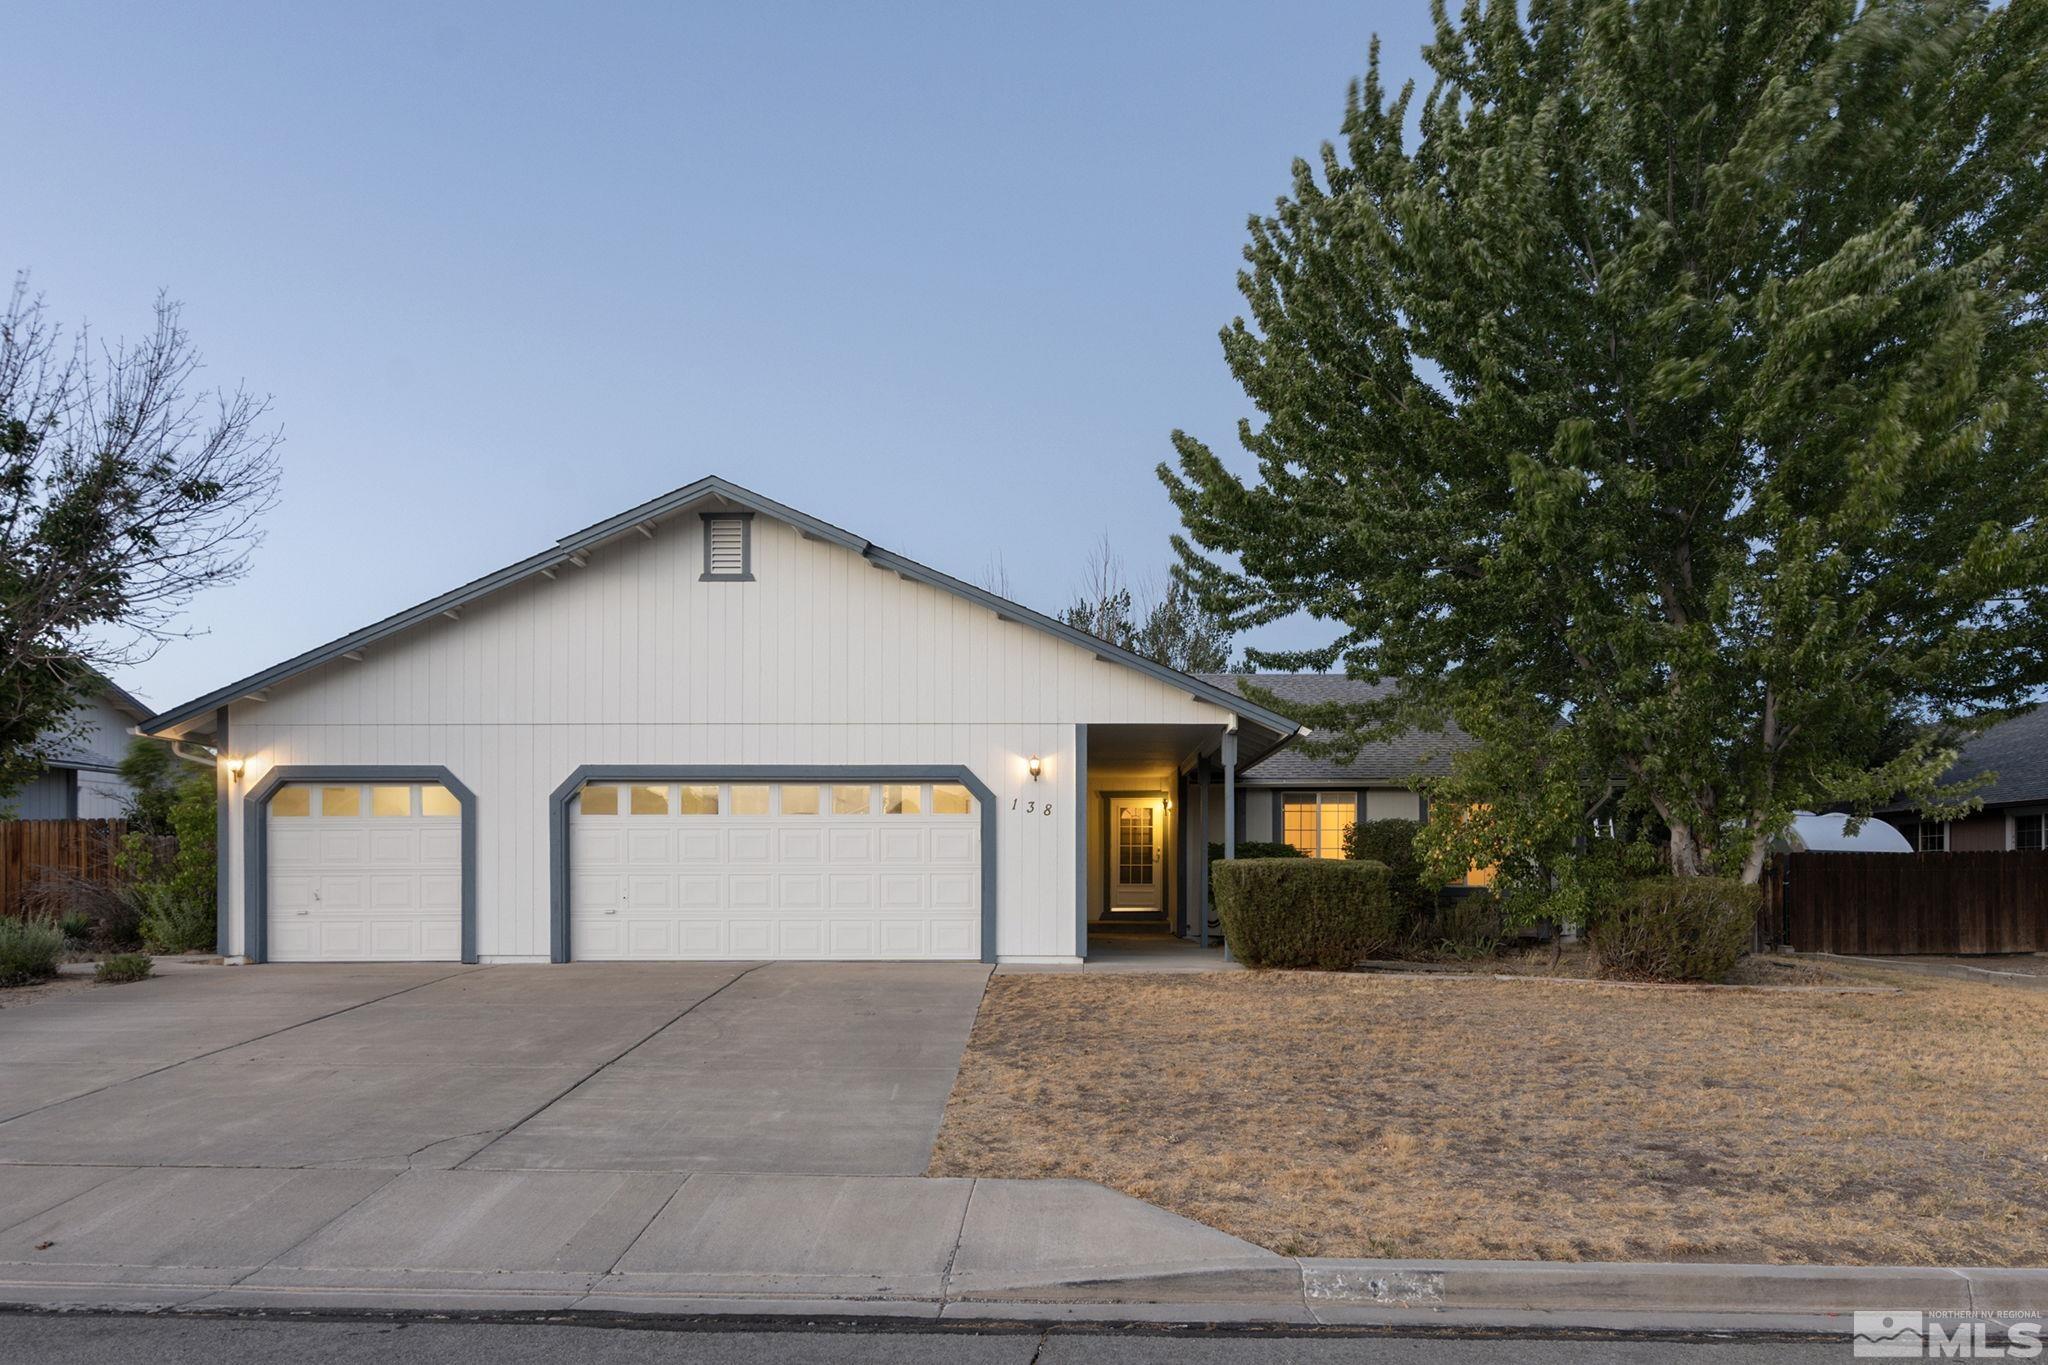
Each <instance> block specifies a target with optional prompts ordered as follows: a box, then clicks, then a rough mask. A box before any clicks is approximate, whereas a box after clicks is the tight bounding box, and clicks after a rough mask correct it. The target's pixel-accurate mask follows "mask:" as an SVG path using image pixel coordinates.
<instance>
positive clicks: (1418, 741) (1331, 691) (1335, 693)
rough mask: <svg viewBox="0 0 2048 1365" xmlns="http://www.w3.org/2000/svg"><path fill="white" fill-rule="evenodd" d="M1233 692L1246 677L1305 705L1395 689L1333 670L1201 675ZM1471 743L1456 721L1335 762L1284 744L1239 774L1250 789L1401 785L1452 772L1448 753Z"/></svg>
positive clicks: (1350, 699) (1373, 696) (1362, 698)
mask: <svg viewBox="0 0 2048 1365" xmlns="http://www.w3.org/2000/svg"><path fill="white" fill-rule="evenodd" d="M1202 676H1203V677H1204V678H1206V679H1207V680H1208V681H1210V682H1212V683H1215V684H1216V685H1217V686H1219V687H1225V688H1228V689H1230V690H1231V691H1232V692H1236V691H1237V690H1238V684H1239V683H1240V682H1243V681H1246V680H1249V681H1250V682H1252V683H1253V684H1255V685H1257V686H1259V687H1262V688H1264V689H1266V690H1267V691H1268V692H1271V693H1272V694H1273V695H1274V696H1276V697H1280V698H1282V699H1283V700H1286V701H1299V702H1304V703H1306V704H1309V705H1327V704H1329V703H1331V702H1367V701H1377V700H1379V699H1380V698H1381V697H1384V696H1386V695H1387V693H1388V692H1390V691H1392V690H1393V686H1394V685H1393V684H1392V683H1390V682H1377V683H1369V682H1361V681H1360V680H1358V679H1357V678H1347V677H1344V676H1343V675H1341V674H1336V673H1250V674H1244V673H1205V674H1203V675H1202ZM1471 746H1472V738H1471V737H1470V736H1469V735H1467V734H1466V733H1465V732H1464V731H1463V730H1460V729H1458V728H1457V727H1456V726H1455V725H1454V726H1451V727H1449V728H1448V729H1445V730H1442V731H1431V730H1410V731H1408V732H1407V733H1405V734H1401V735H1397V736H1395V737H1394V738H1392V739H1386V740H1381V741H1379V742H1377V743H1373V744H1367V745H1365V746H1363V747H1361V748H1360V749H1359V751H1358V755H1357V757H1356V758H1354V759H1352V760H1351V762H1349V763H1339V762H1338V761H1337V760H1336V759H1334V758H1317V757H1314V756H1312V755H1310V754H1305V753H1303V752H1302V751H1301V750H1299V749H1297V748H1292V747H1290V748H1285V749H1282V750H1280V751H1279V752H1277V753H1274V754H1272V755H1270V756H1269V757H1267V758H1265V759H1263V760H1261V761H1260V762H1259V763H1257V764H1255V765H1253V766H1252V767H1250V768H1248V769H1246V770H1245V771H1244V772H1243V773H1241V774H1239V776H1238V781H1239V782H1241V783H1243V784H1244V785H1246V786H1253V787H1307V786H1338V787H1341V786H1344V785H1347V784H1350V785H1379V786H1396V787H1398V786H1405V785H1407V783H1408V782H1409V780H1410V779H1411V778H1416V777H1443V776H1445V775H1447V774H1448V773H1449V772H1450V771H1451V755H1452V754H1453V753H1454V752H1456V751H1457V750H1460V749H1467V748H1470V747H1471Z"/></svg>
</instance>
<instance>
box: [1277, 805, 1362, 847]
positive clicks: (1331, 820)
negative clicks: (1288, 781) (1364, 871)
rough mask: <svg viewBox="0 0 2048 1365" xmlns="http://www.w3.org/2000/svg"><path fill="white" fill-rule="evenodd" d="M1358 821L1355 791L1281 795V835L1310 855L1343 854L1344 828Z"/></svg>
mask: <svg viewBox="0 0 2048 1365" xmlns="http://www.w3.org/2000/svg"><path fill="white" fill-rule="evenodd" d="M1357 822H1358V793H1356V792H1288V793H1287V794H1286V795H1285V796H1283V797H1281V799H1280V837H1281V838H1282V839H1283V840H1284V841H1285V842H1286V843H1288V844H1289V845H1291V846H1292V847H1294V848H1297V849H1299V850H1300V851H1301V852H1302V854H1303V855H1304V856H1306V857H1310V858H1341V857H1343V856H1344V831H1346V830H1348V829H1350V828H1351V826H1352V825H1354V824H1356V823H1357Z"/></svg>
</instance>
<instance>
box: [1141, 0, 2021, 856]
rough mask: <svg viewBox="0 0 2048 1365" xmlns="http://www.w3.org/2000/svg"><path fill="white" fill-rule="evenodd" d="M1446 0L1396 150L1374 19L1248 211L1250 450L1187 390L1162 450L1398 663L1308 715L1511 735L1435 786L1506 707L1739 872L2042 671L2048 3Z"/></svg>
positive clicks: (1930, 763) (1383, 664)
mask: <svg viewBox="0 0 2048 1365" xmlns="http://www.w3.org/2000/svg"><path fill="white" fill-rule="evenodd" d="M1433 12H1434V14H1435V16H1436V35H1435V38H1434V41H1433V42H1432V43H1431V44H1430V45H1429V46H1428V47H1427V48H1426V49H1425V51H1424V57H1425V59H1426V61H1427V63H1428V65H1429V67H1430V69H1431V71H1432V72H1433V73H1434V83H1433V85H1432V87H1431V88H1430V90H1429V92H1428V94H1427V95H1426V96H1424V97H1423V99H1422V101H1421V105H1420V108H1419V110H1418V111H1417V112H1418V113H1419V120H1418V123H1417V126H1418V128H1419V135H1418V136H1417V137H1416V139H1415V141H1414V144H1413V147H1412V149H1411V148H1410V147H1409V146H1408V139H1407V136H1406V130H1407V127H1408V124H1409V115H1410V104H1411V101H1412V99H1413V95H1414V91H1413V87H1412V86H1411V87H1407V88H1404V89H1402V90H1401V91H1400V92H1399V93H1398V94H1394V95H1391V96H1390V95H1389V94H1388V92H1387V91H1386V90H1385V89H1384V88H1383V86H1382V84H1381V80H1380V74H1379V54H1378V48H1377V44H1375V46H1374V49H1373V52H1372V59H1371V64H1370V67H1369V71H1368V75H1367V76H1366V78H1365V80H1364V82H1363V83H1362V85H1359V86H1354V88H1353V91H1352V94H1351V98H1350V100H1349V103H1348V107H1347V109H1346V113H1345V118H1344V123H1343V134H1344V151H1343V152H1342V153H1340V152H1339V151H1338V150H1336V149H1335V148H1333V147H1329V146H1325V148H1324V149H1323V152H1322V155H1321V157H1320V158H1319V160H1318V162H1317V164H1315V165H1311V164H1309V163H1308V162H1305V161H1304V162H1298V163H1297V164H1296V166H1295V172H1294V181H1293V188H1292V192H1291V194H1290V195H1289V196H1288V197H1287V198H1285V199H1283V200H1281V201H1280V203H1279V205H1278V207H1277V209H1276V211H1275V212H1274V213H1273V215H1272V216H1270V217H1266V218H1261V219H1255V220H1253V222H1252V225H1251V241H1250V244H1249V246H1248V247H1247V249H1246V253H1245V255H1246V260H1247V262H1248V267H1247V269H1246V270H1245V271H1244V272H1243V273H1242V274H1241V276H1240V285H1241V289H1242V292H1243V294H1244V297H1245V299H1246V302H1247V305H1248V311H1249V319H1245V318H1240V319H1238V320H1237V321H1236V322H1235V323H1233V324H1232V325H1231V326H1230V327H1229V328H1227V329H1226V330H1225V332H1224V334H1223V342H1224V349H1225V354H1226V356H1227V358H1228V361H1229V363H1230V365H1231V368H1232V370H1233V372H1234V373H1235V375H1236V376H1237V378H1238V380H1239V382H1240V383H1241V384H1242V385H1243V386H1244V388H1245V390H1246V392H1247V393H1248V394H1249V395H1250V397H1251V398H1252V400H1253V402H1254V403H1255V404H1256V405H1257V407H1258V409H1259V412H1260V414H1261V417H1262V421H1261V422H1260V423H1258V424H1246V425H1245V426H1244V428H1243V429H1242V431H1241V439H1242V441H1243V443H1244V446H1245V448H1246V449H1247V450H1248V451H1249V452H1250V454H1251V455H1252V456H1253V457H1254V459H1255V460H1256V463H1257V475H1256V477H1255V478H1254V479H1252V480H1250V481H1248V482H1247V481H1241V480H1240V479H1239V478H1238V477H1236V476H1235V475H1233V474H1232V473H1231V471H1230V470H1229V469H1228V468H1226V467H1225V465H1224V463H1223V462H1222V461H1221V460H1220V459H1219V458H1218V457H1217V456H1216V455H1215V454H1214V453H1212V452H1211V451H1210V449H1209V448H1208V447H1206V446H1205V445H1203V444H1202V443H1201V442H1199V441H1197V440H1195V439H1193V438H1191V437H1189V436H1187V435H1185V434H1181V433H1176V434H1175V438H1174V440H1175V444H1176V447H1177V450H1178V456H1179V459H1178V467H1177V468H1173V467H1168V466H1162V467H1161V469H1160V474H1161V477H1162V478H1163V479H1164V480H1165V482H1166V485H1167V487H1168V489H1169V491H1170V492H1171V495H1172V496H1173V498H1174V500H1175V502H1176V504H1177V505H1178V508H1179V510H1180V513H1181V516H1182V519H1183V523H1184V527H1185V532H1186V534H1185V536H1183V537H1181V538H1179V539H1178V540H1177V541H1176V548H1177V550H1178V551H1179V553H1180V554H1181V557H1182V564H1183V571H1184V572H1185V573H1186V574H1187V575H1188V576H1189V580H1190V582H1191V583H1192V584H1193V585H1194V587H1195V588H1196V590H1197V592H1198V595H1199V596H1200V598H1201V600H1202V602H1203V604H1204V605H1205V606H1206V607H1207V608H1209V609H1210V610H1212V611H1214V612H1216V613H1217V614H1218V615H1219V616H1220V617H1221V618H1222V620H1223V621H1224V623H1225V624H1226V625H1227V626H1228V627H1229V628H1232V629H1239V630H1241V629H1245V628H1247V627H1250V626H1254V625H1257V624H1260V623H1263V622H1267V621H1272V620H1276V619H1279V618H1281V617H1284V616H1288V615H1291V614H1294V613H1296V612H1303V611H1306V612H1308V613H1311V614H1313V615H1314V616H1316V617H1318V618H1320V619H1321V620H1323V621H1326V622H1328V623H1330V624H1331V626H1332V627H1333V631H1332V636H1331V638H1330V640H1329V642H1328V643H1327V644H1326V645H1324V646H1322V647H1319V648H1314V649H1308V650H1302V651H1296V652H1290V653H1266V654H1255V655H1254V661H1255V662H1260V663H1266V664H1277V665H1280V666H1285V667H1311V668H1323V667H1329V666H1332V665H1334V664H1337V663H1339V662H1341V663H1342V664H1343V665H1344V666H1345V667H1346V669H1347V670H1348V671H1349V672H1351V673H1353V674H1356V675H1360V676H1366V677H1386V678H1391V679H1393V680H1394V681H1395V682H1396V684H1397V685H1396V687H1395V688H1394V689H1393V691H1392V695H1391V696H1390V697H1389V698H1388V699H1387V700H1386V701H1385V702H1383V703H1380V704H1377V705H1374V706H1370V707H1364V708H1355V709H1332V710H1324V711H1321V712H1319V713H1316V714H1312V715H1308V716H1304V717H1303V719H1305V720H1307V721H1308V722H1309V723H1310V724H1312V725H1315V726H1317V727H1318V729H1319V730H1321V731H1327V732H1328V733H1325V734H1323V735H1320V736H1319V738H1320V739H1321V741H1322V745H1321V747H1324V748H1326V749H1331V750H1334V751H1337V752H1339V753H1341V752H1343V751H1344V750H1345V749H1346V748H1355V746H1356V745H1357V743H1358V742H1359V741H1360V740H1361V738H1363V737H1365V736H1368V735H1371V734H1375V733H1380V732H1384V731H1385V730H1387V729H1390V728H1396V727H1400V726H1403V725H1408V724H1423V725H1431V724H1440V723H1441V722H1442V721H1443V720H1444V719H1456V720H1458V721H1459V722H1461V723H1462V724H1463V725H1464V726H1465V728H1466V729H1467V730H1469V731H1471V732H1472V733H1473V734H1475V735H1478V736H1481V737H1482V739H1484V740H1485V741H1486V742H1487V743H1488V745H1489V748H1490V749H1491V750H1492V752H1489V753H1488V754H1487V755H1485V756H1483V759H1482V761H1480V762H1477V763H1472V764H1467V765H1465V770H1466V772H1467V773H1468V774H1477V773H1482V772H1483V773H1484V781H1480V780H1479V779H1478V778H1476V777H1475V778H1474V779H1473V780H1472V781H1470V782H1468V783H1467V785H1465V786H1464V787H1460V786H1459V784H1458V781H1457V780H1456V779H1454V780H1453V782H1452V783H1450V784H1448V787H1447V791H1446V793H1440V794H1439V796H1438V800H1439V801H1442V800H1443V799H1445V796H1446V795H1449V796H1451V797H1454V798H1459V799H1466V800H1470V801H1475V802H1476V801H1481V800H1484V799H1485V798H1486V796H1487V794H1488V791H1489V789H1490V790H1493V791H1501V790H1503V789H1504V787H1505V786H1511V785H1512V784H1513V782H1514V780H1515V775H1516V772H1517V766H1516V764H1517V758H1516V752H1515V751H1516V749H1517V748H1519V749H1520V750H1521V752H1522V753H1523V754H1525V755H1526V758H1525V759H1523V760H1521V763H1522V770H1523V771H1526V772H1527V774H1528V775H1529V776H1530V778H1531V781H1532V786H1534V785H1537V784H1549V785H1551V786H1555V784H1557V783H1558V782H1560V781H1561V780H1567V779H1568V780H1569V781H1570V782H1571V783H1575V784H1577V786H1576V787H1575V788H1574V789H1575V790H1576V791H1578V793H1579V794H1580V796H1582V797H1583V798H1584V799H1585V801H1586V804H1587V805H1589V806H1590V805H1591V804H1593V803H1594V802H1595V801H1598V800H1602V799H1605V787H1606V785H1607V782H1608V779H1609V778H1610V777H1615V778H1618V779H1619V780H1620V781H1622V782H1623V783H1624V784H1625V785H1626V787H1627V796H1628V798H1629V799H1630V800H1633V801H1639V802H1641V803H1643V804H1644V805H1646V806H1647V807H1648V808H1650V809H1652V810H1654V812H1655V815H1656V817H1657V818H1658V819H1659V820H1661V822H1662V823H1663V824H1664V825H1665V826H1667V827H1668V829H1669V831H1670V835H1671V859H1672V863H1673V866H1674V868H1675V869H1676V870H1677V871H1679V872H1681V873H1699V872H1707V871H1713V870H1722V871H1727V872H1736V871H1738V870H1739V871H1740V872H1741V873H1743V874H1744V875H1746V876H1748V877H1751V878H1753V877H1754V876H1755V875H1756V874H1757V873H1758V871H1759V869H1760V867H1761V863H1762V858H1763V855H1764V853H1765V851H1766V848H1767V843H1768V840H1769V838H1770V836H1771V835H1772V834H1773V833H1774V832H1775V831H1776V830H1777V829H1779V828H1781V827H1782V825H1783V824H1784V823H1785V821H1786V819H1787V817H1788V816H1789V813H1790V812H1791V811H1792V810H1793V809H1794V808H1797V807H1811V806H1817V805H1821V804H1824V803H1829V802H1845V803H1851V804H1855V805H1859V806H1861V807H1863V808H1866V809H1867V808H1868V807H1869V806H1870V804H1871V803H1873V802H1875V801H1877V800H1880V799H1882V798H1885V797H1888V796H1890V795H1892V794H1893V793H1895V792H1898V791H1902V790H1903V791H1908V792H1912V793H1915V794H1918V795H1921V796H1923V797H1925V798H1926V799H1928V800H1929V801H1931V802H1933V803H1934V804H1935V805H1936V806H1937V807H1941V806H1944V805H1946V806H1948V807H1950V808H1953V807H1955V806H1956V805H1958V804H1959V803H1960V802H1961V801H1963V799H1964V794H1963V793H1961V792H1957V791H1947V792H1941V791H1937V790H1936V789H1935V783H1936V781H1937V777H1938V774H1939V773H1940V771H1941V770H1942V768H1943V767H1944V765H1945V764H1946V762H1947V757H1948V752H1949V746H1950V744H1951V743H1952V738H1953V735H1954V734H1955V733H1956V729H1957V727H1959V726H1962V725H1964V724H1967V722H1968V718H1969V717H1971V716H1972V715H1975V714H1977V713H1980V712H1982V711H1985V710H1987V709H1989V708H1992V707H1996V706H1999V705H2003V704H2008V703H2011V702H2013V701H2015V700H2017V699H2020V698H2022V697H2025V696H2028V695H2030V694H2031V693H2032V692H2033V691H2034V690H2035V689H2037V688H2039V687H2040V686H2041V685H2042V684H2043V683H2044V682H2048V659H2044V638H2043V625H2042V617H2041V610H2040V608H2041V602H2042V594H2043V589H2044V585H2048V530H2044V527H2048V523H2044V521H2043V520H2042V514H2043V511H2044V502H2048V448H2044V443H2043V435H2044V420H2043V415H2044V406H2048V405H2044V391H2043V384H2044V381H2043V376H2044V374H2048V354H2044V350H2048V347H2044V323H2048V318H2044V302H2043V299H2044V293H2043V285H2044V273H2048V228H2044V223H2048V215H2044V207H2043V205H2044V169H2043V161H2042V158H2043V148H2044V147H2048V113H2044V110H2048V101H2043V100H2042V98H2041V92H2042V91H2043V90H2044V89H2048V57H2044V51H2048V41H2044V31H2048V4H2044V2H2043V0H2014V2H2013V3H2011V4H2008V5H2004V6H2002V7H1998V8H1994V7H1992V6H1991V5H1989V4H1987V3H1983V2H1982V0H1870V2H1869V3H1863V4H1858V3H1855V0H1529V3H1528V4H1527V5H1526V10H1525V13H1523V12H1518V8H1517V6H1516V5H1515V4H1513V3H1508V2H1507V0H1490V2H1489V3H1480V0H1473V3H1471V4H1469V5H1467V6H1466V8H1464V9H1463V10H1462V11H1461V12H1460V13H1459V14H1458V15H1457V16H1456V17H1455V18H1454V17H1452V16H1451V15H1450V14H1449V13H1448V12H1447V11H1446V10H1445V9H1444V8H1443V6H1442V5H1441V3H1438V4H1436V5H1435V7H1434V11H1433ZM1900 715H1906V716H1910V717H1912V718H1913V719H1915V720H1916V721H1919V722H1925V723H1926V724H1923V725H1922V726H1921V727H1920V728H1919V729H1917V730H1916V731H1915V733H1914V736H1913V738H1912V739H1911V741H1910V742H1909V743H1907V744H1906V745H1905V746H1904V749H1903V751H1900V750H1899V749H1898V746H1897V745H1896V743H1895V742H1891V740H1890V739H1889V738H1888V737H1887V732H1888V731H1895V727H1894V726H1893V722H1894V720H1895V718H1896V717H1898V716H1900ZM1536 765H1541V770H1540V771H1538V770H1537V766H1536ZM1567 804H1569V803H1567Z"/></svg>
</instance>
